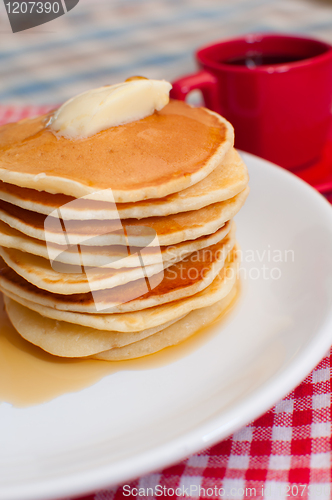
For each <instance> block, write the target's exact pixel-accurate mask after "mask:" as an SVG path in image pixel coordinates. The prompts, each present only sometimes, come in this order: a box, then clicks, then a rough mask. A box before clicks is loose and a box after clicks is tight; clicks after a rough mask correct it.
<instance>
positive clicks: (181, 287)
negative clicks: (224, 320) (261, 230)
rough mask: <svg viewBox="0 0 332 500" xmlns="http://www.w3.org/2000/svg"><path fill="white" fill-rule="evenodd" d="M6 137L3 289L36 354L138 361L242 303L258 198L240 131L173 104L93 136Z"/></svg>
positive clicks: (0, 135) (27, 126)
mask: <svg viewBox="0 0 332 500" xmlns="http://www.w3.org/2000/svg"><path fill="white" fill-rule="evenodd" d="M48 120H49V116H42V117H38V118H35V119H27V120H23V121H21V122H18V123H15V124H9V125H5V126H3V127H1V128H0V245H1V246H0V255H1V257H2V260H1V264H0V288H1V291H2V292H3V294H4V296H5V306H6V310H7V313H8V316H9V318H10V320H11V322H12V324H13V325H14V327H15V328H16V330H17V331H18V332H19V333H20V335H21V336H22V337H23V338H25V339H26V340H28V341H29V342H31V343H33V344H35V345H38V346H40V347H41V348H42V349H44V350H45V351H47V352H50V353H52V354H54V355H57V356H63V357H84V356H93V357H95V358H99V359H106V360H121V359H130V358H136V357H140V356H144V355H146V354H151V353H153V352H156V351H158V350H161V349H163V348H165V347H167V346H170V345H174V344H177V343H178V342H180V341H182V340H184V339H185V338H187V337H188V336H190V335H192V334H193V333H195V332H196V331H197V330H199V329H200V328H201V327H203V326H205V325H207V324H209V323H211V322H213V321H214V320H215V319H216V318H217V317H218V316H219V315H220V314H221V313H222V312H223V311H224V310H225V309H226V308H227V306H228V305H229V304H230V303H231V301H232V300H233V298H234V296H235V293H236V275H237V272H236V270H237V265H238V252H237V246H236V241H235V225H234V223H233V222H232V219H233V217H234V216H235V214H236V213H237V212H238V211H239V210H240V208H241V207H242V205H243V204H244V202H245V199H246V197H247V194H248V187H247V184H248V173H247V169H246V166H245V165H244V163H243V161H242V160H241V158H240V156H239V155H238V153H237V152H236V151H235V149H234V148H233V142H234V136H233V129H232V127H231V125H230V124H229V123H228V122H227V121H226V120H224V119H223V118H222V117H220V116H219V115H217V114H215V113H212V112H210V111H208V110H206V109H205V108H192V107H190V106H188V105H187V104H185V103H183V102H179V101H170V103H169V104H168V105H167V106H165V107H164V108H163V109H162V110H161V111H158V112H155V113H154V114H153V115H151V116H148V117H146V118H144V119H142V120H138V121H135V122H132V123H129V124H126V125H120V126H118V127H112V128H109V129H107V130H105V131H102V132H100V133H98V134H96V135H94V136H92V137H89V138H87V139H80V140H69V139H65V138H63V137H56V136H55V135H54V134H53V133H52V132H51V131H50V130H49V129H48V128H47V126H46V124H47V122H48Z"/></svg>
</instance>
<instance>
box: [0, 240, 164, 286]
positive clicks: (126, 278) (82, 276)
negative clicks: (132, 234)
mask: <svg viewBox="0 0 332 500" xmlns="http://www.w3.org/2000/svg"><path fill="white" fill-rule="evenodd" d="M0 256H1V257H2V258H3V260H4V261H5V262H6V264H7V265H8V266H9V267H10V268H11V269H14V271H15V272H16V273H17V274H19V275H20V276H22V277H23V278H24V279H26V280H27V281H28V282H29V283H32V284H33V285H35V286H36V287H38V288H41V289H42V290H47V291H49V292H52V293H60V294H65V295H70V294H73V293H87V292H90V291H95V290H103V289H105V288H113V287H116V286H121V285H125V284H126V283H129V282H131V281H135V280H138V279H145V277H148V278H151V276H154V275H157V274H158V276H157V277H156V278H155V280H154V284H157V282H158V280H161V279H162V273H161V272H162V270H163V269H164V268H166V267H169V266H171V265H172V262H165V263H162V261H161V262H159V263H157V264H152V265H151V266H144V267H141V266H140V267H126V268H120V269H108V268H105V269H104V268H99V267H96V268H85V272H83V270H82V268H78V266H70V265H67V264H61V265H60V267H58V269H59V270H61V272H60V271H54V269H53V268H52V266H51V264H50V261H49V260H47V259H43V258H42V257H37V256H36V255H32V254H28V253H25V252H21V251H20V250H14V249H12V248H2V247H0ZM151 286H152V284H151Z"/></svg>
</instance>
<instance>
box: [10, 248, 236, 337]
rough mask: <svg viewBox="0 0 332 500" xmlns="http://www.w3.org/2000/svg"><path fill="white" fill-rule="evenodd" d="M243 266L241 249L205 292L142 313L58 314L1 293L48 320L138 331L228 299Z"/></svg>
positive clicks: (15, 296)
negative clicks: (239, 268)
mask: <svg viewBox="0 0 332 500" xmlns="http://www.w3.org/2000/svg"><path fill="white" fill-rule="evenodd" d="M238 264H239V252H238V247H237V246H235V247H234V249H233V250H232V251H231V252H230V253H229V255H228V257H227V260H226V263H225V266H224V267H223V268H222V270H221V271H220V272H219V274H218V275H217V276H216V278H215V279H214V281H213V282H212V283H211V285H209V286H208V287H207V288H205V289H204V290H202V291H201V292H198V293H196V294H195V295H193V296H192V297H187V298H185V299H180V300H176V301H173V302H170V303H168V304H163V305H158V306H155V307H151V308H149V309H144V310H142V311H133V312H127V313H115V314H86V313H75V312H69V311H58V310H57V309H53V308H50V307H45V306H41V305H39V304H36V303H34V302H30V301H29V300H26V299H23V298H22V297H20V296H18V295H15V294H13V293H11V292H9V291H8V290H5V289H3V288H2V287H1V286H0V289H1V291H2V292H3V293H4V294H5V295H6V296H7V297H9V298H11V299H13V300H14V301H15V302H18V303H19V304H21V305H23V306H25V307H27V308H28V309H31V310H32V311H35V312H37V313H39V314H41V315H42V316H46V317H47V318H51V319H55V320H58V321H66V322H68V323H73V324H76V325H82V326H88V327H91V328H96V329H97V330H110V331H114V330H115V331H119V332H136V331H140V330H145V329H148V328H153V327H155V326H158V325H161V324H163V323H166V321H172V320H173V319H176V318H180V317H181V316H183V315H185V314H187V313H189V312H190V311H193V310H195V309H200V308H202V307H207V306H210V305H212V304H215V303H216V302H217V301H218V300H221V299H222V298H224V297H225V296H226V295H227V294H228V293H229V292H230V290H231V289H232V287H233V285H234V283H235V282H236V278H237V270H238Z"/></svg>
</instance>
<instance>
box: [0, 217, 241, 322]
mask: <svg viewBox="0 0 332 500" xmlns="http://www.w3.org/2000/svg"><path fill="white" fill-rule="evenodd" d="M234 244H235V225H233V228H232V229H231V231H230V233H229V234H228V235H227V236H226V237H225V238H224V239H223V240H222V241H221V242H219V243H217V244H216V245H213V246H211V247H209V248H206V249H204V250H200V251H199V252H195V253H193V254H191V255H190V256H189V257H188V258H187V259H185V260H182V261H181V262H179V263H178V264H175V265H173V266H171V267H169V268H168V269H166V270H165V271H164V272H163V276H162V277H161V280H160V283H159V284H157V285H156V286H155V287H153V288H152V289H151V288H150V289H147V285H146V280H145V279H141V280H137V281H134V282H131V283H128V284H127V285H123V286H120V287H115V288H112V289H106V290H102V291H99V292H98V291H97V292H95V293H93V294H92V293H87V294H74V295H60V294H54V293H49V292H46V291H44V290H42V289H40V288H37V287H36V286H34V285H31V283H28V282H27V281H26V280H25V279H23V278H22V277H21V276H19V275H18V274H16V273H15V272H14V271H13V270H12V269H10V268H9V267H8V266H7V265H6V264H5V263H2V264H0V285H1V287H2V289H4V290H6V291H9V292H11V293H13V294H15V295H19V296H20V297H22V298H24V299H26V300H29V301H30V302H35V303H36V304H40V305H43V306H46V307H50V308H52V307H54V308H55V309H58V310H62V311H71V312H82V313H96V312H99V313H100V312H102V313H103V314H105V313H106V312H112V313H122V312H128V311H139V310H142V309H147V308H150V307H154V306H156V305H160V304H166V303H169V302H172V301H174V300H179V299H182V298H184V297H189V296H192V295H194V294H195V293H198V292H200V291H201V290H203V289H204V288H206V287H208V286H209V285H210V284H211V283H212V281H213V280H214V278H215V277H216V276H217V274H218V273H219V272H220V270H221V268H222V267H223V265H224V262H225V259H226V257H227V255H228V253H229V252H230V250H231V249H232V248H233V246H234ZM96 304H98V309H97V308H96Z"/></svg>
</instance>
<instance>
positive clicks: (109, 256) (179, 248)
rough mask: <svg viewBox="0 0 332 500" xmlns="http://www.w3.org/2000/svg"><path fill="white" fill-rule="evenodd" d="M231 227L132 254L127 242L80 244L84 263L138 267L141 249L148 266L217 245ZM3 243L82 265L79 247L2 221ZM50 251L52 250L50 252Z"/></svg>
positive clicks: (0, 233)
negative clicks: (47, 241)
mask: <svg viewBox="0 0 332 500" xmlns="http://www.w3.org/2000/svg"><path fill="white" fill-rule="evenodd" d="M230 227H231V221H228V222H226V223H225V225H224V226H222V227H221V228H220V229H218V230H217V231H216V232H215V233H212V234H210V235H208V236H201V237H200V238H197V239H196V240H187V241H184V242H182V243H178V244H177V245H170V246H166V247H151V246H148V247H145V248H144V249H142V248H140V247H133V248H131V249H130V250H131V254H130V255H128V249H127V247H125V246H124V245H122V246H121V245H112V246H103V247H97V246H95V247H93V246H89V247H88V246H83V245H81V247H80V248H81V253H83V254H84V263H85V265H86V266H90V267H97V266H100V267H109V268H111V269H120V268H122V267H138V266H140V265H141V261H140V258H139V255H138V252H141V255H143V260H144V264H145V265H147V266H148V265H151V264H156V263H158V262H160V254H161V257H162V260H163V262H167V261H172V262H175V261H177V260H179V259H184V258H185V257H186V256H187V255H189V254H191V253H192V252H195V251H197V250H201V249H202V248H206V247H208V246H211V245H214V244H215V243H217V242H218V241H220V240H222V239H223V238H224V237H225V236H226V234H227V233H228V231H229V230H230ZM0 245H1V246H3V247H6V248H14V249H16V250H21V251H23V252H27V253H31V254H33V255H38V256H39V257H43V258H44V259H49V253H48V249H49V250H51V247H53V249H52V250H53V251H52V253H53V252H54V253H56V254H57V261H58V262H60V263H63V264H70V265H74V266H81V255H80V254H79V253H78V252H77V248H76V247H75V246H74V247H69V249H68V250H66V247H62V246H61V245H48V246H46V244H45V243H44V242H43V241H41V240H36V239H35V238H30V237H29V236H26V235H25V234H23V233H21V232H19V231H17V230H16V229H13V228H11V227H10V226H8V225H7V224H5V223H3V222H1V221H0ZM50 253H51V251H50Z"/></svg>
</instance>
